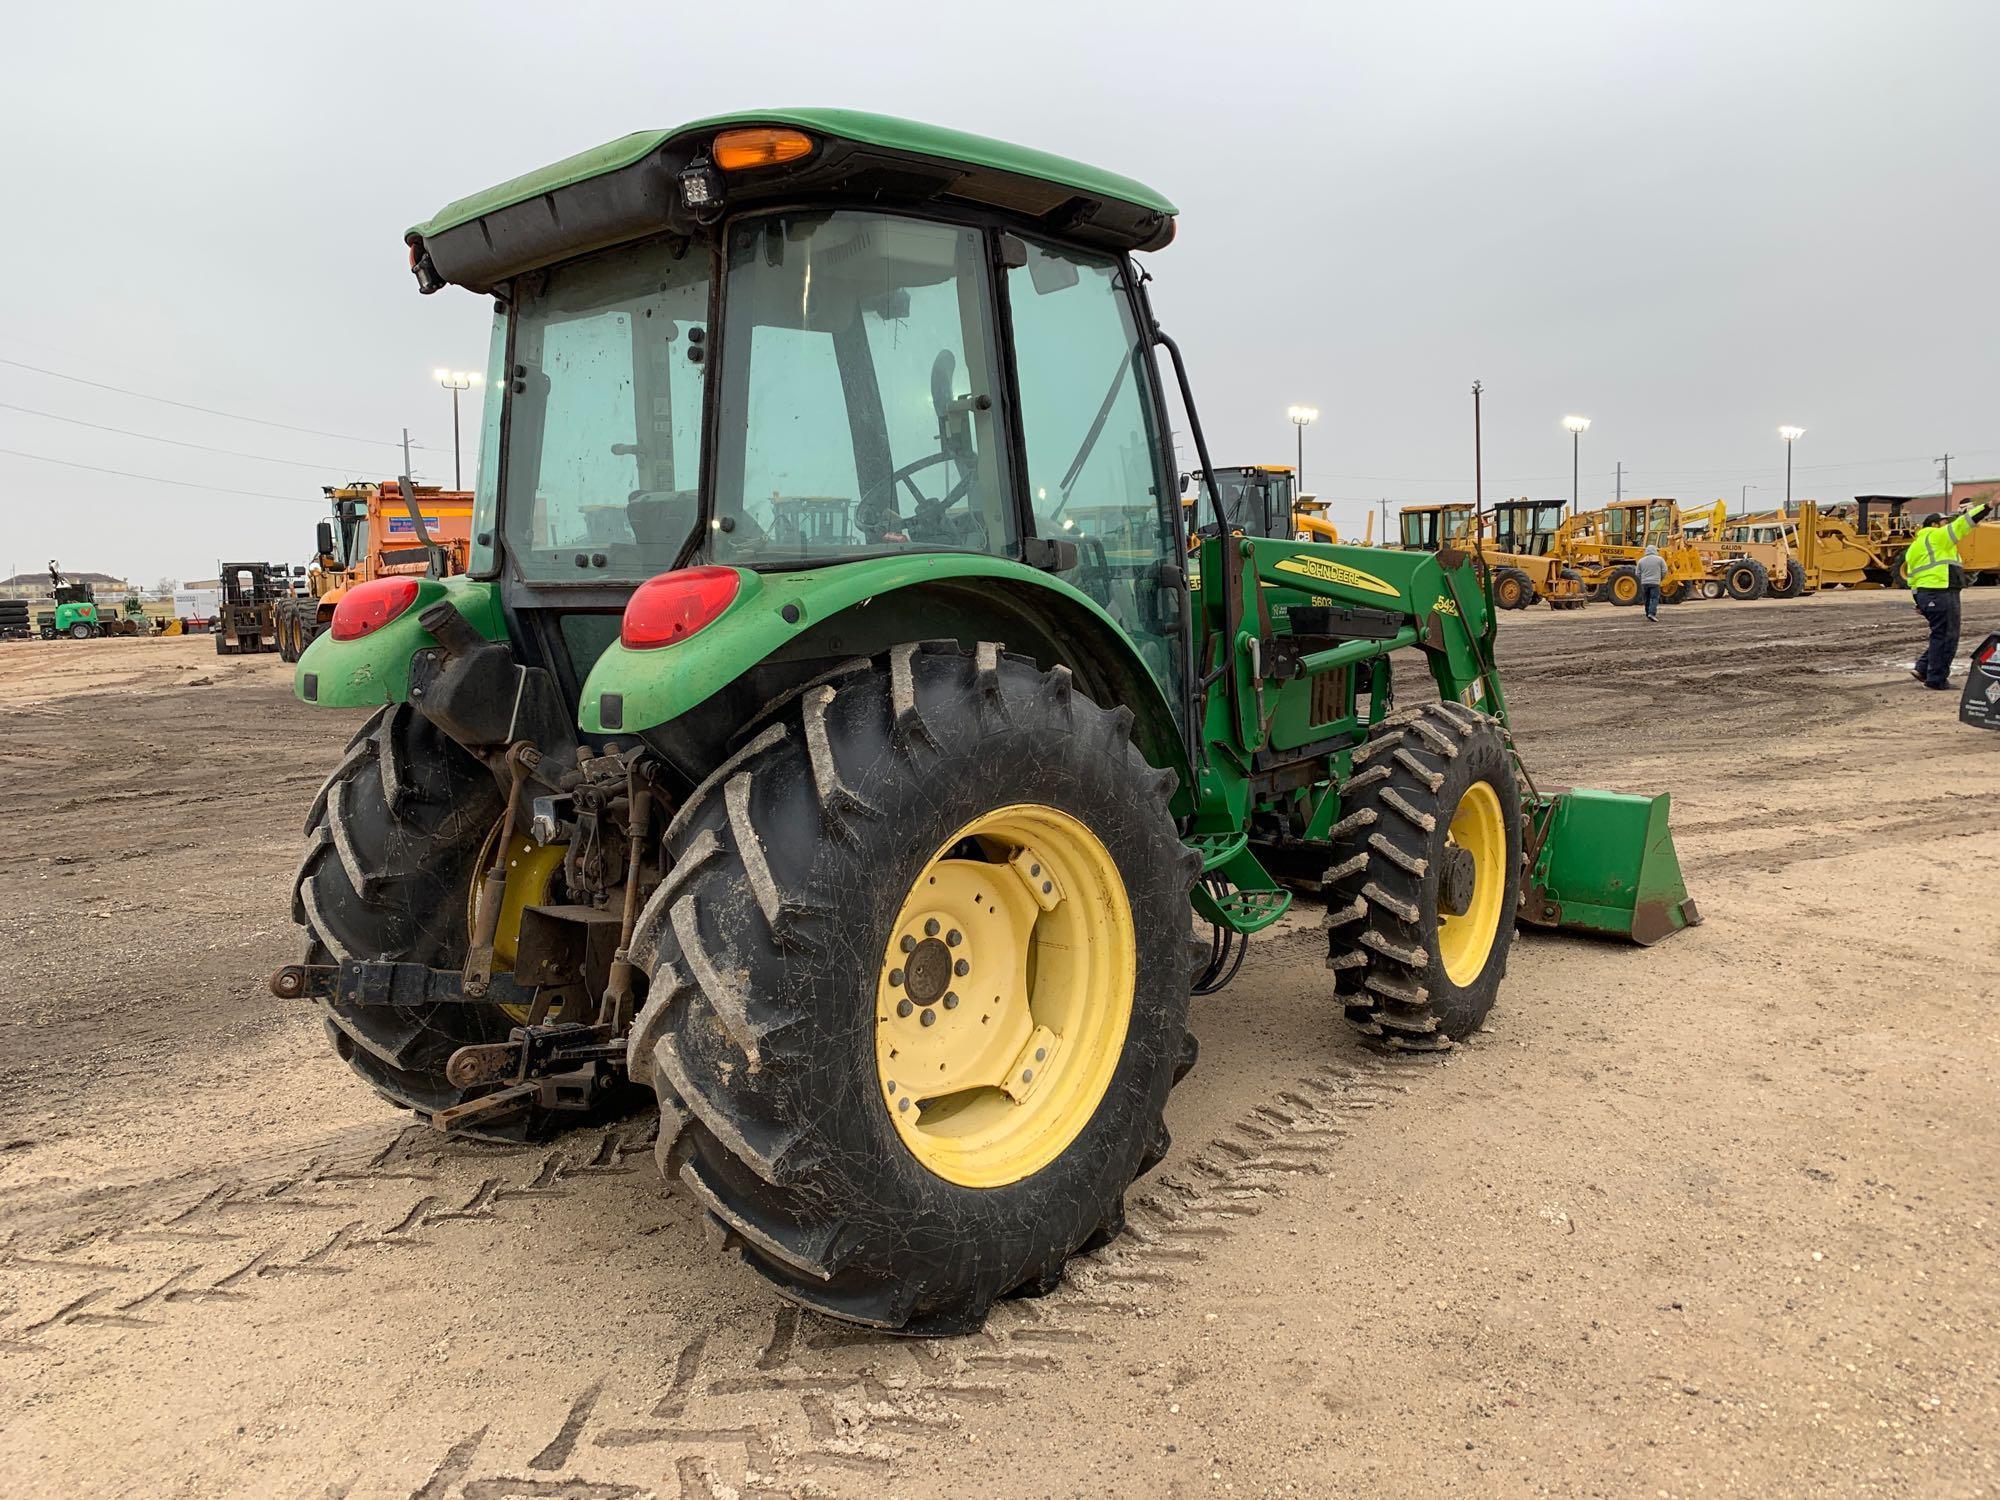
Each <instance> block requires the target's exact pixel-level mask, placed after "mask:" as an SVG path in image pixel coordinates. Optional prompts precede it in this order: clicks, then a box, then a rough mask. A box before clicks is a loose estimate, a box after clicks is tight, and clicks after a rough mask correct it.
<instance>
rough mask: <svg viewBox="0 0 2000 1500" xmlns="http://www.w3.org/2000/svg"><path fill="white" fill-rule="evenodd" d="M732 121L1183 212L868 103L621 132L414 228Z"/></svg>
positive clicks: (613, 165)
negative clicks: (872, 109)
mask: <svg viewBox="0 0 2000 1500" xmlns="http://www.w3.org/2000/svg"><path fill="white" fill-rule="evenodd" d="M732 125H795V126H797V127H798V128H799V129H801V130H806V131H811V132H814V133H816V134H819V135H823V136H828V137H834V138H838V139H841V140H845V141H851V142H854V143H857V144H860V145H864V146H874V147H878V148H880V149H882V150H887V151H896V152H903V153H906V154H909V155H912V156H923V157H933V158H936V159H938V160H942V161H950V162H959V163H962V164H964V165H965V166H968V167H974V168H983V169H985V170H988V171H996V172H1007V173H1011V174H1013V175H1015V176H1019V177H1027V178H1032V179H1035V180H1037V181H1043V182H1050V183H1054V184H1056V185H1057V186H1059V187H1063V188H1068V189H1071V190H1073V191H1075V192H1077V193H1081V194H1083V195H1085V196H1088V197H1093V198H1109V199H1114V200H1116V201H1119V202H1122V203H1129V204H1131V205H1133V206H1134V207H1137V208H1141V209H1144V210H1146V211H1148V212H1150V213H1156V214H1161V215H1164V216H1166V217H1168V218H1172V217H1173V216H1174V215H1175V214H1176V213H1177V212H1178V210H1177V209H1175V207H1174V205H1173V204H1172V203H1171V202H1169V201H1168V200H1167V199H1166V198H1165V197H1164V196H1162V195H1161V194H1159V193H1157V192H1155V191H1154V190H1153V189H1151V188H1149V187H1147V186H1146V185H1145V184H1144V183H1142V182H1135V181H1134V180H1133V179H1131V178H1129V177H1123V176H1120V175H1119V174H1118V173H1116V172H1107V171H1105V170H1103V169H1102V168H1100V167H1093V166H1090V165H1088V164H1087V163H1084V162H1080V161H1072V160H1070V159H1069V158H1068V157H1063V156H1056V155H1053V154H1051V153H1049V152H1047V151H1037V150H1034V149H1033V148H1031V147H1028V146H1016V145H1012V144H1010V143H1009V142H1006V141H996V140H992V139H989V138H988V137H986V136H979V135H970V134H968V133H966V132H965V131H962V130H948V129H945V128H944V127H942V126H938V125H926V124H923V123H921V122H919V121H916V120H902V119H898V118H896V117H895V116H893V115H877V114H869V113H867V112H865V111H862V110H853V109H766V110H748V111H744V112H742V113H738V114H727V115H713V116H710V117H709V118H708V119H705V120H695V121H693V122H691V123H689V124H687V125H683V126H680V127H679V128H678V129H674V130H642V131H637V132H635V133H633V134H631V135H626V136H620V137H619V138H618V139H617V140H615V141H610V142H607V143H606V144H605V145H602V146H598V147H595V148H593V149H592V150H589V151H580V152H578V153H577V154H576V155H574V156H566V157H564V158H563V159H562V160H561V161H558V162H552V163H550V164H549V165H548V166H546V167H542V168H540V169H539V170H537V171H533V172H528V173H526V174H524V175H522V176H520V177H515V178H510V179H509V180H508V181H506V182H503V183H500V184H499V185H497V186H495V187H490V188H487V189H486V190H485V191H484V192H481V193H474V194H472V195H471V196H469V197H465V198H460V199H458V200H457V201H456V202H454V203H448V204H446V205H445V206H444V207H443V208H441V209H439V210H438V211H437V212H436V213H435V214H433V215H432V216H431V217H430V219H428V220H427V221H426V222H424V223H422V224H418V225H416V226H415V227H414V228H412V229H411V231H410V233H411V235H414V236H421V237H423V238H424V239H426V240H428V239H430V238H431V237H432V236H434V235H438V234H442V233H444V232H445V231H447V230H450V229H455V228H457V227H459V226H460V225H463V224H468V223H471V222H472V221H473V220H475V219H479V218H482V217H484V216H485V215H487V214H491V213H496V212H498V211H499V210H501V209H504V208H509V207H512V206H513V205H515V204H518V203H524V202H526V201H528V200H529V199H531V198H536V197H540V196H542V195H543V194H547V193H552V192H555V191H557V190H558V189H561V188H565V187H571V186H574V185H575V184H577V183H580V182H585V181H588V180H589V179H591V178H594V177H601V176H603V175H605V174H606V173H610V172H616V171H619V170H622V169H624V168H626V167H630V166H633V165H635V164H637V163H638V162H640V161H643V160H644V159H645V158H646V157H647V156H648V155H649V154H651V153H652V152H654V151H656V150H658V149H659V148H660V147H662V146H664V145H665V144H666V143H667V142H669V141H671V140H675V139H677V138H679V137H682V136H688V135H695V134H699V133H702V132H705V131H713V130H723V129H727V128H728V127H730V126H732Z"/></svg>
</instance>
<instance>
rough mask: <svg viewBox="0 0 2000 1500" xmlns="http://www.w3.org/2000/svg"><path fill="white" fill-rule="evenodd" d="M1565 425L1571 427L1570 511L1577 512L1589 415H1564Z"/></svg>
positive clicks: (1573, 513)
mask: <svg viewBox="0 0 2000 1500" xmlns="http://www.w3.org/2000/svg"><path fill="white" fill-rule="evenodd" d="M1563 426H1565V427H1567V428H1568V429H1569V513H1570V514H1571V515H1575V514H1577V511H1578V505H1577V494H1578V490H1579V483H1578V481H1579V480H1580V479H1581V478H1582V473H1583V435H1584V433H1586V432H1588V431H1589V430H1590V418H1588V417H1564V418H1563Z"/></svg>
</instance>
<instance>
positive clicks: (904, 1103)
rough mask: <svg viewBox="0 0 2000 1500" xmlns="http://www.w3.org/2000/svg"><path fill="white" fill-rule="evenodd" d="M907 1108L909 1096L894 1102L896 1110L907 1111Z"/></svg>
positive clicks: (906, 1095)
mask: <svg viewBox="0 0 2000 1500" xmlns="http://www.w3.org/2000/svg"><path fill="white" fill-rule="evenodd" d="M909 1107H910V1096H909V1095H908V1094H905V1095H903V1097H902V1098H900V1099H898V1100H897V1101H896V1108H898V1109H908V1108H909Z"/></svg>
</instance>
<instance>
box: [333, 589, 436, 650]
mask: <svg viewBox="0 0 2000 1500" xmlns="http://www.w3.org/2000/svg"><path fill="white" fill-rule="evenodd" d="M416 602H417V580H416V579H414V578H377V579H375V580H373V581H372V582H369V583H357V584H356V585H355V586H354V587H353V588H351V589H349V590H348V591H347V592H346V593H345V594H342V595H341V596H340V603H338V604H336V605H335V606H334V607H333V627H332V632H333V638H334V639H335V640H336V641H358V640H360V639H361V637H363V636H364V635H372V634H374V632H376V631H378V630H380V629H381V628H382V627H383V626H384V625H387V624H388V623H389V622H390V621H391V620H393V619H395V618H396V616H398V615H400V614H401V613H402V612H403V611H404V610H406V609H408V608H409V607H410V606H411V605H412V604H415V603H416Z"/></svg>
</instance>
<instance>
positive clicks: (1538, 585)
mask: <svg viewBox="0 0 2000 1500" xmlns="http://www.w3.org/2000/svg"><path fill="white" fill-rule="evenodd" d="M1562 522H1563V504H1562V502H1561V501H1560V500H1552V501H1538V500H1527V499H1521V500H1502V501H1500V502H1499V503H1497V504H1495V505H1492V506H1490V507H1488V508H1487V512H1486V514H1485V515H1484V516H1483V517H1477V516H1475V514H1474V508H1473V507H1472V506H1470V505H1468V504H1466V503H1465V502H1464V501H1453V502H1448V503H1445V504H1430V505H1406V506H1404V507H1403V509H1402V513H1401V515H1400V516H1399V518H1398V526H1399V528H1400V532H1401V538H1402V541H1401V545H1402V547H1403V549H1404V550H1405V551H1409V552H1438V551H1443V550H1447V549H1456V550H1458V551H1471V552H1473V553H1475V554H1476V555H1477V556H1478V558H1479V560H1480V561H1481V562H1482V563H1484V564H1485V565H1486V566H1487V567H1488V568H1490V569H1492V571H1493V602H1494V603H1495V604H1496V605H1498V606H1499V607H1500V608H1501V609H1526V608H1527V607H1528V606H1529V605H1531V604H1533V603H1535V602H1536V601H1537V600H1539V601H1541V602H1543V603H1545V604H1547V605H1548V606H1549V608H1551V609H1581V608H1582V607H1583V606H1584V604H1585V603H1587V602H1588V600H1589V597H1590V596H1589V594H1588V592H1587V591H1586V590H1585V588H1584V585H1583V580H1582V579H1581V578H1580V577H1579V576H1578V574H1577V573H1576V571H1575V570H1574V569H1573V568H1570V567H1568V566H1567V565H1566V564H1565V563H1564V562H1563V560H1562V559H1561V558H1560V557H1558V556H1556V554H1555V550H1554V549H1555V538H1556V534H1557V532H1558V531H1559V530H1560V529H1561V526H1562Z"/></svg>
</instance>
